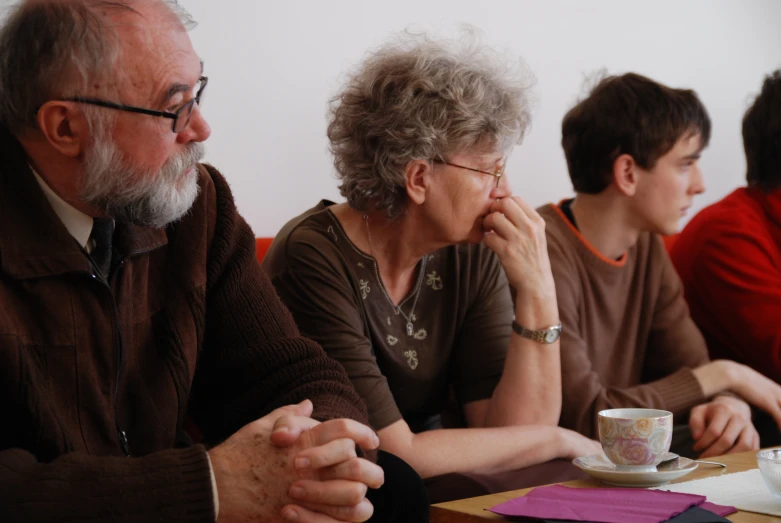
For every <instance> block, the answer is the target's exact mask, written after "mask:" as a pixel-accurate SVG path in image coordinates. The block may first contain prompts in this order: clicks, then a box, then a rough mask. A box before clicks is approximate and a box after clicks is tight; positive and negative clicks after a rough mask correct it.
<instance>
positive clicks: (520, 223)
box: [483, 196, 556, 297]
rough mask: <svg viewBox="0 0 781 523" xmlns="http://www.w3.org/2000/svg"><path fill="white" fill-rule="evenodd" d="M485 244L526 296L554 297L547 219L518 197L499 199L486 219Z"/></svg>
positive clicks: (512, 284)
mask: <svg viewBox="0 0 781 523" xmlns="http://www.w3.org/2000/svg"><path fill="white" fill-rule="evenodd" d="M483 228H484V229H485V231H486V235H485V237H484V239H483V243H484V244H485V245H486V246H487V247H488V248H489V249H491V250H492V251H494V252H495V253H496V255H497V256H498V257H499V261H500V262H501V264H502V266H503V267H504V271H505V273H506V274H507V279H508V280H509V282H510V286H511V287H512V288H513V289H515V290H516V291H517V292H520V293H523V294H524V295H527V296H529V295H530V296H539V297H545V296H555V294H556V287H555V285H554V283H553V274H552V273H551V268H550V260H549V259H548V245H547V242H546V239H545V220H543V219H542V217H541V216H540V215H539V214H538V213H537V211H535V210H534V209H533V208H532V207H531V206H529V204H527V203H526V202H524V201H523V200H522V199H521V198H520V197H518V196H508V197H507V198H501V199H498V200H496V201H495V202H494V203H493V204H492V205H491V207H490V209H489V214H488V216H486V217H485V219H484V220H483Z"/></svg>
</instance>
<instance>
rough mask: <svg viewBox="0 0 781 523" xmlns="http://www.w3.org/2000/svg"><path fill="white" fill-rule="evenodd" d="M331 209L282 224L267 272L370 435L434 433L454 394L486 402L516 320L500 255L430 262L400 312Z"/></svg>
mask: <svg viewBox="0 0 781 523" xmlns="http://www.w3.org/2000/svg"><path fill="white" fill-rule="evenodd" d="M330 205H331V202H327V201H325V200H324V201H322V202H320V204H318V205H317V206H316V207H314V208H312V209H310V210H308V211H306V212H305V213H304V214H302V215H301V216H299V217H297V218H294V219H293V220H291V221H290V222H289V223H288V224H287V225H285V227H284V228H283V229H282V230H281V231H280V233H279V234H278V235H277V237H276V238H275V240H274V244H273V245H272V247H271V249H270V250H269V252H268V254H266V257H265V258H264V260H263V268H264V269H265V270H266V271H268V273H269V275H270V276H271V279H272V282H273V283H274V286H275V287H276V288H277V291H278V292H279V295H280V297H281V298H282V299H283V300H284V301H285V303H286V305H287V306H288V307H289V308H290V311H291V312H292V313H293V316H294V317H295V318H296V321H297V322H298V326H299V327H300V328H301V331H302V332H303V333H304V334H305V335H306V336H309V337H311V338H312V339H314V340H316V341H317V342H318V343H320V344H321V345H322V346H323V348H324V349H325V350H326V352H328V354H329V355H331V356H333V357H334V358H336V359H337V360H339V362H341V363H342V365H344V367H345V369H347V373H348V374H349V376H350V378H351V379H352V381H353V383H354V384H355V388H356V389H357V390H358V392H359V393H360V394H361V396H362V397H363V398H364V400H366V404H367V407H368V409H369V420H370V421H371V423H372V425H373V426H374V428H375V429H377V430H380V429H383V428H385V427H387V426H388V425H391V424H392V423H394V422H396V421H399V420H400V419H401V418H402V417H403V418H404V420H405V421H406V422H407V424H408V425H409V426H410V428H411V429H412V430H413V431H414V432H421V431H423V430H428V429H433V428H437V427H438V426H439V423H438V422H439V420H438V416H437V415H438V414H439V413H440V412H441V411H442V410H443V409H444V408H445V406H446V405H447V402H448V395H449V391H450V389H451V388H452V390H453V392H454V395H455V397H456V399H457V400H458V403H460V404H462V405H463V404H466V403H469V402H473V401H477V400H481V399H487V398H490V397H491V395H492V394H493V390H494V388H495V387H496V384H497V383H498V382H499V379H500V378H501V375H502V369H503V368H504V360H505V354H506V350H507V343H508V339H509V337H510V324H511V323H512V313H513V309H512V301H511V299H510V291H509V287H508V284H507V278H506V277H505V275H504V271H503V270H502V266H501V265H500V264H499V260H498V259H497V258H496V256H495V255H494V254H493V253H492V252H491V251H490V250H489V249H487V248H486V247H484V246H482V245H458V246H451V247H446V248H443V249H440V250H438V251H436V252H434V253H432V254H430V255H428V256H426V257H425V258H424V259H423V260H421V261H420V262H419V264H418V268H417V270H418V278H419V280H418V282H417V284H416V285H415V286H414V288H413V290H412V292H410V294H409V295H408V296H407V297H406V298H405V299H404V300H403V301H402V302H401V311H402V312H403V314H402V313H396V311H395V309H394V307H393V306H392V305H391V303H390V299H389V298H388V297H387V295H386V293H385V290H384V287H383V285H382V282H381V281H379V279H378V272H377V268H376V266H375V262H374V258H372V257H371V256H370V255H369V254H367V253H365V252H362V251H360V250H359V249H358V248H357V247H356V246H355V245H354V244H353V243H352V242H351V241H350V239H349V238H348V237H347V235H346V234H345V232H344V230H343V229H342V227H341V224H340V223H339V220H337V219H336V217H335V216H334V215H333V213H332V212H331V211H330V210H329V209H328V207H329V206H330ZM418 287H419V288H420V291H419V293H418V292H416V289H417V288H418ZM413 306H414V317H412V316H411V313H412V312H413V310H412V309H413ZM405 315H406V316H410V318H411V319H412V322H413V330H412V331H411V332H408V331H407V319H406V318H405V317H404V316H405ZM456 410H457V409H456Z"/></svg>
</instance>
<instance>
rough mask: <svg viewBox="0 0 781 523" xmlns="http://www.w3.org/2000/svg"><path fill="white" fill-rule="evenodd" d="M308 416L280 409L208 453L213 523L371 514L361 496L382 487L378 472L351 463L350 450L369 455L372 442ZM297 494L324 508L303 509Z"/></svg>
mask: <svg viewBox="0 0 781 523" xmlns="http://www.w3.org/2000/svg"><path fill="white" fill-rule="evenodd" d="M311 413H312V403H311V402H310V401H308V400H307V401H304V402H302V403H300V404H299V405H290V406H287V407H282V408H279V409H277V410H275V411H273V412H271V413H270V414H268V415H266V416H264V417H263V418H260V419H259V420H256V421H254V422H252V423H249V424H247V425H246V426H244V427H243V428H242V429H240V430H239V431H238V432H236V433H235V434H234V435H233V436H231V437H230V438H228V440H226V441H225V442H223V443H222V444H220V445H218V446H217V447H214V448H213V449H211V450H210V451H209V457H210V459H211V463H212V469H213V470H214V476H215V480H216V483H217V493H218V496H219V514H218V520H217V521H218V522H220V523H223V522H225V523H227V522H233V521H241V522H244V521H263V522H267V521H268V522H282V521H290V520H291V518H294V517H295V518H297V519H292V520H294V521H299V522H302V523H307V522H311V523H333V522H336V521H351V522H362V521H366V520H367V519H368V518H369V517H371V514H372V512H373V507H372V506H371V503H369V502H368V500H366V499H365V497H364V496H365V493H366V488H367V486H369V487H373V488H376V487H379V486H380V485H381V484H382V482H383V475H382V469H380V468H379V467H377V466H376V465H374V464H372V463H369V462H368V461H366V460H361V459H359V458H356V457H355V445H356V444H358V445H361V446H362V447H364V448H367V449H368V448H374V447H376V444H375V441H376V438H377V436H376V435H375V434H374V432H373V431H372V430H371V429H369V428H368V427H365V426H364V425H361V424H360V423H357V422H353V421H350V420H333V421H329V422H326V423H322V424H321V423H318V422H317V421H315V420H312V419H310V418H308V416H309V415H311ZM304 420H307V421H304ZM348 442H349V443H348ZM306 460H309V464H308V466H306V465H307V464H306ZM296 486H303V487H304V491H305V495H304V499H306V500H309V499H317V500H318V501H324V502H315V503H312V502H308V501H306V502H304V501H301V499H300V497H299V496H294V495H293V494H296V493H297V492H298V491H297V490H296V489H295V487H296ZM307 489H308V490H307ZM307 492H308V494H307ZM312 492H314V494H312ZM317 496H320V497H317ZM323 496H325V497H323Z"/></svg>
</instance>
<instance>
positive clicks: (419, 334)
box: [413, 329, 428, 341]
mask: <svg viewBox="0 0 781 523" xmlns="http://www.w3.org/2000/svg"><path fill="white" fill-rule="evenodd" d="M413 337H414V338H415V339H416V340H421V341H423V340H425V339H426V338H428V333H427V332H426V329H420V330H419V331H418V332H416V333H415V335H414V336H413Z"/></svg>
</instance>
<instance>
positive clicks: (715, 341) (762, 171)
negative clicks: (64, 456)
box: [670, 69, 781, 382]
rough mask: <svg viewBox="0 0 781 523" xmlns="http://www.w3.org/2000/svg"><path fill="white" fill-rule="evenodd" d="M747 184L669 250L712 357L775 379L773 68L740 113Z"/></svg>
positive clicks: (777, 133) (778, 182) (780, 179)
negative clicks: (744, 112) (749, 104)
mask: <svg viewBox="0 0 781 523" xmlns="http://www.w3.org/2000/svg"><path fill="white" fill-rule="evenodd" d="M743 146H744V149H745V153H746V164H747V169H746V181H747V182H748V184H747V187H741V188H739V189H736V190H735V191H733V192H732V193H731V194H729V195H728V196H727V197H726V198H724V199H723V200H721V201H719V202H716V203H714V204H713V205H711V206H709V207H706V208H705V209H703V210H702V211H701V212H700V213H699V214H697V216H695V217H694V218H693V219H692V221H691V222H690V223H689V224H688V225H687V226H686V227H685V228H684V230H683V231H682V232H681V234H680V236H679V237H678V238H677V240H676V242H675V244H674V245H673V247H672V249H671V251H670V256H671V258H672V260H673V263H674V265H675V268H676V269H677V270H678V273H679V274H680V277H681V280H682V281H683V285H684V292H685V296H686V300H687V301H688V303H689V307H690V308H691V315H692V318H693V319H694V321H695V322H696V323H697V325H698V326H699V328H700V330H701V331H702V333H703V334H704V336H705V339H706V341H707V344H708V350H709V352H710V354H711V357H713V358H728V359H731V360H735V361H737V362H740V363H743V364H746V365H749V366H751V367H753V368H754V369H756V370H757V371H759V372H761V373H762V374H764V375H765V376H768V377H769V378H771V379H773V380H775V381H776V382H781V327H780V326H779V318H781V69H779V70H777V71H775V72H774V73H772V74H770V75H769V76H767V77H766V78H765V82H764V85H763V86H762V92H761V93H760V94H759V96H758V97H757V98H756V100H755V101H754V103H753V104H752V105H751V107H749V109H748V110H747V111H746V114H745V116H744V117H743Z"/></svg>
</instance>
